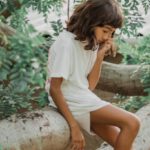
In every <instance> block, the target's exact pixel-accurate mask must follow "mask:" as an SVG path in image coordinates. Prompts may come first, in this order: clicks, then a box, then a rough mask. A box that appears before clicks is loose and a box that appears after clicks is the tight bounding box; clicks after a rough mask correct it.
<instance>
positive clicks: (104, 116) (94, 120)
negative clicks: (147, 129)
mask: <svg viewBox="0 0 150 150" xmlns="http://www.w3.org/2000/svg"><path fill="white" fill-rule="evenodd" d="M91 124H92V125H93V124H106V125H113V126H117V127H119V128H120V133H119V135H118V138H117V140H116V143H115V146H114V148H115V150H131V148H132V143H133V141H134V139H135V137H136V135H137V133H138V130H139V126H140V121H139V119H138V118H137V117H136V116H135V115H134V114H132V113H130V112H127V111H125V110H122V109H120V108H117V107H115V106H112V105H111V104H110V105H107V106H105V107H103V108H101V109H98V110H96V111H92V112H91Z"/></svg>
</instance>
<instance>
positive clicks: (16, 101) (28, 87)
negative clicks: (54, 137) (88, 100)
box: [0, 0, 150, 119]
mask: <svg viewBox="0 0 150 150" xmlns="http://www.w3.org/2000/svg"><path fill="white" fill-rule="evenodd" d="M15 2H16V0H6V1H3V0H0V14H1V15H0V24H1V23H4V24H7V25H9V26H10V27H12V28H14V29H15V34H14V35H12V36H6V34H3V32H2V31H1V30H0V39H1V42H0V43H1V44H0V119H3V118H5V117H8V116H9V115H11V114H13V113H17V112H24V111H26V110H32V109H35V108H37V107H43V106H45V105H47V103H48V100H47V95H46V93H45V91H44V84H45V80H46V63H47V55H48V48H49V47H50V46H51V44H52V43H53V42H54V40H55V38H56V37H57V36H58V35H59V32H61V31H62V30H63V25H62V22H61V20H60V19H58V20H57V21H53V20H52V22H51V28H52V29H53V33H52V34H50V35H48V36H47V35H42V34H40V33H38V32H37V31H36V30H35V29H34V27H33V26H32V25H31V24H29V22H28V20H27V17H26V16H27V14H28V9H29V8H32V9H33V10H37V11H38V12H39V13H40V14H42V15H43V16H44V17H45V21H46V20H47V16H48V14H49V13H55V12H56V14H58V15H64V14H61V8H62V1H61V0H30V1H29V0H18V2H19V4H20V6H19V7H16V5H15ZM81 2H82V1H81V0H78V1H77V0H74V5H77V4H79V3H81ZM119 2H120V3H121V4H122V6H123V9H124V14H125V25H124V27H123V28H122V30H120V32H119V33H118V37H119V38H118V39H117V41H118V45H119V50H120V52H121V53H122V54H123V55H124V60H123V63H126V64H141V67H142V66H143V65H150V61H149V60H150V52H149V49H150V44H149V43H150V36H147V37H142V38H140V39H139V40H138V41H136V44H132V45H130V44H128V43H127V42H125V41H124V40H123V36H124V35H126V36H134V37H136V36H137V33H138V32H137V31H138V29H139V28H140V27H142V26H143V24H144V19H143V18H142V16H141V15H140V13H139V6H140V5H142V6H143V8H144V10H145V13H147V11H148V8H149V6H150V1H148V0H146V1H144V0H142V1H140V0H119ZM69 4H70V3H69V0H68V14H69V13H70V9H69V8H70V7H69ZM5 10H9V17H8V16H7V17H6V16H5V15H4V13H3V12H5ZM58 12H59V13H58ZM2 41H3V42H2ZM141 82H143V83H144V85H145V90H147V91H148V92H149V93H150V69H149V70H147V71H146V72H144V76H143V77H141ZM121 97H122V96H121ZM122 98H123V97H122ZM148 100H150V96H149V95H148V96H147V97H134V98H133V97H131V98H129V99H128V102H126V103H121V104H120V105H121V107H124V108H125V109H128V110H132V109H135V110H137V109H139V108H140V107H142V106H143V105H144V104H146V103H148Z"/></svg>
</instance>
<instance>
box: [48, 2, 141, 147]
mask: <svg viewBox="0 0 150 150" xmlns="http://www.w3.org/2000/svg"><path fill="white" fill-rule="evenodd" d="M122 22H123V16H122V11H121V8H120V6H119V4H118V3H117V2H116V1H115V0H88V1H86V2H84V3H82V4H80V5H79V6H78V7H77V8H76V9H75V10H74V13H73V14H72V16H71V17H70V19H69V21H68V22H67V28H66V29H65V30H64V31H63V32H62V33H60V35H59V36H58V38H57V40H56V41H55V42H54V43H53V45H52V46H51V48H50V51H49V58H48V80H47V83H46V85H47V91H48V93H49V100H50V105H51V106H53V107H56V108H58V110H59V112H60V113H61V114H62V115H63V116H64V118H65V119H66V120H67V122H68V124H69V127H70V131H71V142H72V150H83V149H84V147H85V139H84V136H83V134H82V131H81V129H80V127H81V128H83V129H85V130H86V131H87V132H88V133H90V134H93V133H95V134H97V135H98V136H100V137H101V138H102V139H104V140H105V141H106V142H107V143H109V144H110V145H111V146H112V147H114V150H131V149H132V144H133V141H134V139H135V137H136V135H137V133H138V130H139V126H140V121H139V119H138V118H137V117H136V116H135V115H134V114H132V113H130V112H127V111H125V110H122V109H120V108H117V107H116V106H113V105H112V104H111V103H109V102H106V101H104V100H101V99H100V98H99V97H98V96H96V95H95V94H94V93H93V90H94V88H95V87H96V85H97V83H98V81H99V78H100V72H101V66H102V62H103V59H104V57H105V56H106V55H109V54H111V55H112V56H115V54H116V51H115V49H114V48H113V47H114V46H113V34H114V32H115V30H116V29H117V28H120V27H121V26H122Z"/></svg>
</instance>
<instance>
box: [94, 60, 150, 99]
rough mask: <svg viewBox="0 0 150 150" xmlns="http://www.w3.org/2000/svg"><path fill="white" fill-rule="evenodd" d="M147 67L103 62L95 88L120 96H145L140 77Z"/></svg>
mask: <svg viewBox="0 0 150 150" xmlns="http://www.w3.org/2000/svg"><path fill="white" fill-rule="evenodd" d="M149 67H150V66H144V67H141V66H140V65H124V64H119V65H117V64H112V63H108V62H103V67H102V72H101V77H100V81H99V83H98V85H97V87H96V88H97V89H101V90H104V91H109V92H113V93H119V94H122V95H132V96H133V95H146V93H145V92H144V86H143V84H142V83H141V77H142V74H144V72H145V70H146V69H148V68H149Z"/></svg>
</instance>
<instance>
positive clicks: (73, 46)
mask: <svg viewBox="0 0 150 150" xmlns="http://www.w3.org/2000/svg"><path fill="white" fill-rule="evenodd" d="M74 38H75V35H74V34H73V33H71V32H68V31H66V30H64V31H63V32H61V33H60V35H59V36H58V38H57V40H56V41H55V42H54V43H53V45H52V46H51V48H50V50H49V57H48V80H47V81H46V91H47V92H48V93H49V88H50V79H51V78H52V77H62V78H64V80H63V82H62V86H61V90H62V93H63V95H64V98H65V99H66V102H67V104H68V107H69V109H70V111H71V112H72V114H73V116H74V117H75V119H76V120H77V121H78V123H79V124H80V126H81V127H82V128H83V129H85V130H86V131H87V132H88V133H89V134H93V133H92V132H91V130H90V112H91V111H94V110H96V109H99V108H102V107H104V106H106V105H108V104H109V103H108V102H106V101H103V100H101V99H100V98H99V97H98V96H96V95H95V94H94V93H93V92H92V91H91V90H89V89H88V87H89V83H88V80H87V75H88V74H89V73H90V71H91V69H92V67H93V65H94V63H95V60H96V55H97V50H95V51H91V50H84V45H83V43H82V42H80V41H78V40H75V39H74ZM49 101H50V105H51V106H53V107H56V105H55V104H54V102H53V99H52V97H51V96H50V95H49Z"/></svg>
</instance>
